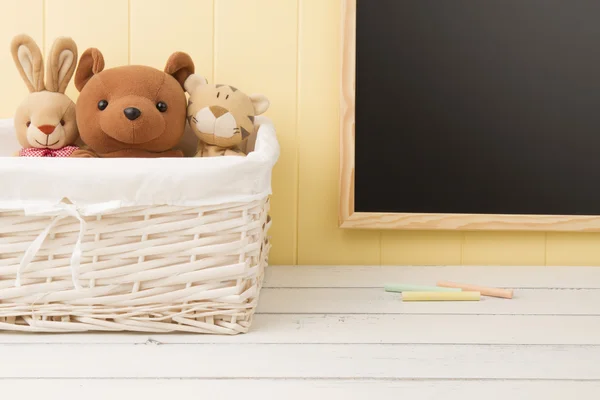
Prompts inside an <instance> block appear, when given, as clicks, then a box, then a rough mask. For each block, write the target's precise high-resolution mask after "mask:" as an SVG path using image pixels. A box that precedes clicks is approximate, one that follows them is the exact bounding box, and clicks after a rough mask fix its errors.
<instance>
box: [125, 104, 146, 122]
mask: <svg viewBox="0 0 600 400" xmlns="http://www.w3.org/2000/svg"><path fill="white" fill-rule="evenodd" d="M123 113H124V114H125V116H126V117H127V119H128V120H130V121H133V120H136V119H138V118H139V116H140V115H142V112H141V111H140V110H138V109H137V108H135V107H127V108H126V109H124V110H123Z"/></svg>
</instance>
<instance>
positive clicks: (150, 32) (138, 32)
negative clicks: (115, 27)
mask: <svg viewBox="0 0 600 400" xmlns="http://www.w3.org/2000/svg"><path fill="white" fill-rule="evenodd" d="M130 1H131V6H130V46H131V49H130V62H131V64H142V65H149V66H152V67H155V68H158V69H161V70H162V69H163V68H164V67H165V64H166V62H167V59H168V58H169V56H170V55H171V54H172V53H173V52H175V51H183V52H186V53H188V54H189V55H190V56H191V57H192V59H193V60H194V65H195V66H196V73H198V74H200V75H202V76H204V77H206V78H207V79H208V80H210V81H212V79H213V5H214V4H213V3H214V2H213V0H169V1H165V0H130Z"/></svg>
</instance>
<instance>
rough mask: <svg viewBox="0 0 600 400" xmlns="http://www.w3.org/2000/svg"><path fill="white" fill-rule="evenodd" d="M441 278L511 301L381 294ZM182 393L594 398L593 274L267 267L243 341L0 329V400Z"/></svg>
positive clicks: (598, 385) (597, 381) (597, 382)
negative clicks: (404, 298) (503, 293)
mask: <svg viewBox="0 0 600 400" xmlns="http://www.w3.org/2000/svg"><path fill="white" fill-rule="evenodd" d="M438 280H453V281H458V282H467V283H476V284H480V285H489V286H497V287H507V288H514V289H515V297H514V299H512V300H506V299H496V298H483V300H482V301H480V302H452V303H450V302H447V303H402V302H401V301H400V300H399V298H400V295H399V294H398V293H387V292H385V291H384V290H383V286H384V285H385V284H387V283H399V282H404V283H413V284H424V285H434V284H435V283H436V281H438ZM9 394H15V397H11V396H7V395H9ZM186 395H190V396H193V397H189V398H206V399H261V400H266V399H279V398H281V399H307V398H312V399H317V400H320V399H338V398H339V399H344V400H349V399H392V398H399V396H403V397H404V398H408V399H411V400H412V399H417V400H420V399H447V400H454V399H460V400H470V399H476V398H482V399H483V398H485V399H486V400H494V399H503V400H506V399H511V400H516V399H528V400H529V399H544V400H547V399H561V400H563V399H574V398H578V399H587V398H598V397H599V396H600V268H593V267H592V268H575V267H568V268H551V267H540V268H532V267H504V268H498V267H427V268H423V267H402V268H399V267H271V268H269V270H268V273H267V278H266V281H265V287H264V289H263V290H262V292H261V298H260V306H259V312H258V313H257V315H256V317H255V322H254V326H253V330H252V332H251V333H248V334H246V335H240V336H234V337H229V336H227V337H226V336H197V335H179V334H178V335H132V334H87V335H79V334H77V335H22V334H21V335H16V334H5V333H3V334H0V398H1V399H5V398H6V399H12V398H15V399H17V398H18V399H29V398H31V399H42V398H43V399H44V400H54V399H60V400H72V399H73V400H74V399H77V400H80V399H85V400H96V399H98V400H100V399H102V400H105V399H133V398H136V399H140V400H154V399H161V400H164V399H167V398H169V397H172V398H182V397H181V396H186Z"/></svg>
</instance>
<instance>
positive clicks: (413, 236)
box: [381, 231, 463, 265]
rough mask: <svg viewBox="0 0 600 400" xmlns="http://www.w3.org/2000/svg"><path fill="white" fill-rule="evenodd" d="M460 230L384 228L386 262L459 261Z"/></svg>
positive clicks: (383, 257)
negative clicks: (429, 230) (438, 230)
mask: <svg viewBox="0 0 600 400" xmlns="http://www.w3.org/2000/svg"><path fill="white" fill-rule="evenodd" d="M462 240H463V234H462V233H461V232H437V231H436V232H433V231H432V232H428V231H423V232H421V231H385V232H383V233H382V235H381V262H382V264H384V265H460V264H461V245H462Z"/></svg>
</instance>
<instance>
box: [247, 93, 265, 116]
mask: <svg viewBox="0 0 600 400" xmlns="http://www.w3.org/2000/svg"><path fill="white" fill-rule="evenodd" d="M248 97H250V100H251V101H252V105H253V106H254V112H256V115H260V114H263V113H265V112H266V111H267V110H268V109H269V106H270V105H271V103H269V99H267V97H266V96H264V95H262V94H251V95H250V96H248Z"/></svg>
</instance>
